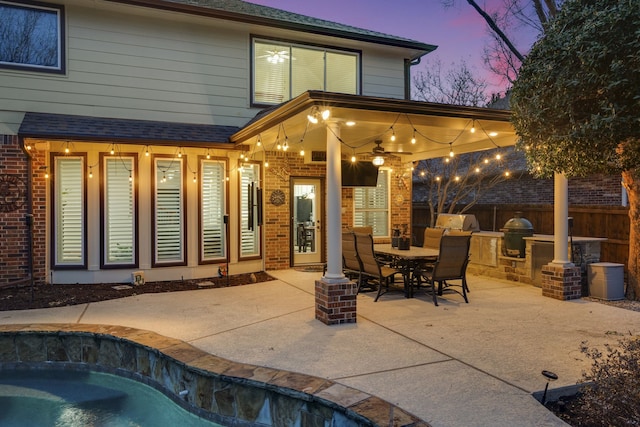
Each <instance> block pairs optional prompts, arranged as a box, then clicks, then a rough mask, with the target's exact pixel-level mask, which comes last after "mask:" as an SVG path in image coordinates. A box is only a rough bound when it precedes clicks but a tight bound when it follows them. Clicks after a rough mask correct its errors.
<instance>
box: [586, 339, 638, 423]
mask: <svg viewBox="0 0 640 427" xmlns="http://www.w3.org/2000/svg"><path fill="white" fill-rule="evenodd" d="M618 343H619V346H618V347H612V346H611V345H609V344H606V345H605V348H606V354H603V353H602V352H601V351H599V350H598V349H595V348H589V347H588V346H587V345H586V344H585V343H583V345H582V348H581V351H582V353H584V354H586V355H587V357H589V358H590V359H591V360H592V366H591V369H590V370H589V371H587V372H583V373H582V376H583V382H584V383H587V384H586V385H585V386H584V388H583V390H582V391H581V393H580V396H579V398H578V402H576V403H578V404H579V406H580V412H581V417H580V418H581V419H582V420H584V423H582V422H581V423H580V425H593V426H616V427H618V426H638V425H640V337H633V338H629V339H625V340H620V341H619V342H618Z"/></svg>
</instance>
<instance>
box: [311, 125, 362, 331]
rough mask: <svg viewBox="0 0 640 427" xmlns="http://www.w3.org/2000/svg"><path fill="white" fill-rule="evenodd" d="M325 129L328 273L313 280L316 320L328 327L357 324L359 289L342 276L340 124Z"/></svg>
mask: <svg viewBox="0 0 640 427" xmlns="http://www.w3.org/2000/svg"><path fill="white" fill-rule="evenodd" d="M326 125H327V181H326V182H327V196H326V203H325V205H326V207H327V215H326V218H327V219H326V224H325V234H326V236H327V271H326V273H325V275H324V276H323V277H322V278H321V279H320V280H316V286H315V300H316V301H315V302H316V307H315V308H316V319H318V320H320V321H321V322H323V323H325V324H327V325H337V324H341V323H356V302H357V298H356V297H357V293H358V287H357V284H356V283H355V282H352V281H351V280H349V279H348V278H347V277H345V275H344V274H343V273H342V170H341V168H340V160H341V159H342V153H341V147H340V139H339V137H340V124H339V123H338V122H337V121H335V120H328V121H326Z"/></svg>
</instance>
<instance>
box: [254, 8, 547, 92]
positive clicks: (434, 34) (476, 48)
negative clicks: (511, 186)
mask: <svg viewBox="0 0 640 427" xmlns="http://www.w3.org/2000/svg"><path fill="white" fill-rule="evenodd" d="M248 1H250V2H251V3H256V4H261V5H265V6H271V7H276V8H278V9H284V10H287V11H290V12H295V13H301V14H304V15H309V16H313V17H316V18H321V19H326V20H329V21H335V22H340V23H342V24H348V25H353V26H356V27H361V28H366V29H369V30H375V31H379V32H382V33H387V34H392V35H396V36H401V37H408V38H410V39H414V40H417V41H420V42H424V43H429V44H434V45H437V46H438V48H437V49H436V50H435V51H434V52H432V53H430V54H428V55H426V56H425V57H423V60H422V64H425V63H426V64H427V65H428V64H429V62H432V61H433V60H434V59H436V58H439V59H440V60H441V62H442V65H443V67H449V66H450V64H451V63H453V62H456V63H459V62H460V60H461V59H464V60H465V61H466V62H467V64H468V65H469V66H470V67H471V68H472V69H473V70H474V72H476V73H477V75H480V76H482V77H483V78H484V79H485V80H487V81H488V82H490V83H491V82H496V79H495V78H494V77H492V76H491V75H490V74H489V72H488V71H486V69H485V66H484V64H483V63H482V52H483V47H484V46H485V44H487V43H488V40H489V37H488V36H487V25H486V22H485V21H484V19H482V17H481V16H480V15H479V14H478V13H477V12H476V11H475V10H474V9H473V8H472V7H471V6H469V4H468V3H467V2H466V1H464V0H458V1H457V4H456V6H455V7H451V8H445V7H444V6H442V3H441V1H440V0H395V1H391V0H321V1H308V0H248ZM478 4H479V5H480V6H482V7H485V6H486V7H487V8H488V9H489V10H490V11H491V10H494V8H496V7H499V6H500V5H501V4H502V0H479V1H478ZM485 10H486V9H485ZM532 33H533V30H529V31H527V32H523V34H522V35H521V37H519V38H520V40H517V41H516V45H517V46H518V48H519V49H521V50H522V51H524V52H525V53H526V52H527V51H528V50H529V47H530V46H531V44H532V43H533V41H534V39H535V36H536V34H532ZM488 91H489V92H490V93H495V92H503V91H504V87H503V86H499V85H495V84H491V85H490V87H489V88H488Z"/></svg>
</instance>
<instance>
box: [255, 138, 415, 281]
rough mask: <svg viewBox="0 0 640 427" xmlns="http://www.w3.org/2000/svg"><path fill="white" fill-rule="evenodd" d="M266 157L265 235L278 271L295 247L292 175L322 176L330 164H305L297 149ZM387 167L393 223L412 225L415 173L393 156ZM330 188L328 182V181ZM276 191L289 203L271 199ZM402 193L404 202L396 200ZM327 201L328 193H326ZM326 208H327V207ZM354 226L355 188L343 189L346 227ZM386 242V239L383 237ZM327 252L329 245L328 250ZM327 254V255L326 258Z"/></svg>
mask: <svg viewBox="0 0 640 427" xmlns="http://www.w3.org/2000/svg"><path fill="white" fill-rule="evenodd" d="M265 160H266V161H267V162H268V163H269V167H267V168H265V171H264V187H263V190H264V200H265V211H264V218H265V219H264V238H265V242H266V243H265V254H264V259H265V269H266V270H276V269H282V268H289V267H290V256H291V253H290V247H291V234H290V233H291V206H290V193H291V188H290V183H291V177H302V178H306V177H310V178H322V179H324V178H325V176H326V164H324V163H312V164H305V163H304V159H303V157H302V156H300V155H299V154H298V153H296V152H286V153H285V152H282V151H267V152H266V154H265ZM385 167H391V168H393V171H392V172H391V184H390V185H391V192H390V193H391V196H390V197H391V200H390V207H391V224H392V226H393V225H395V224H409V226H410V224H411V204H410V200H411V174H410V173H406V172H404V171H402V169H401V164H400V162H399V160H396V159H393V158H391V157H389V158H388V159H387V161H386V163H385ZM324 185H325V191H326V181H325V182H324ZM274 190H282V191H283V192H284V194H285V203H284V204H282V205H280V206H276V205H274V204H272V203H271V202H270V201H269V197H270V195H271V193H272V192H273V191H274ZM398 195H402V197H403V200H404V202H402V203H401V202H400V199H396V196H398ZM322 197H323V200H324V197H325V194H322ZM325 208H326V207H325ZM351 226H353V188H343V189H342V227H343V228H347V227H351ZM380 241H382V240H380ZM324 254H326V248H325V251H324ZM324 258H326V256H323V259H324Z"/></svg>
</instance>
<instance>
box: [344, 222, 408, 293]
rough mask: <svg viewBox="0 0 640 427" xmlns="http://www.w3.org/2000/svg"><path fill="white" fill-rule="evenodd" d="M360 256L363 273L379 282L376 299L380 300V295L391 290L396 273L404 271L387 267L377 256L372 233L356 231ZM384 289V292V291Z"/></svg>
mask: <svg viewBox="0 0 640 427" xmlns="http://www.w3.org/2000/svg"><path fill="white" fill-rule="evenodd" d="M354 235H355V237H356V248H357V250H358V256H359V257H360V260H361V261H362V274H363V276H365V277H368V278H371V279H373V280H375V281H377V282H378V294H377V295H376V298H375V300H374V302H375V301H378V298H380V295H382V294H383V293H385V292H387V291H388V290H389V285H390V284H391V282H393V280H394V279H395V275H396V274H402V272H401V271H400V270H398V269H396V268H392V267H387V266H385V265H382V263H381V262H380V261H379V260H378V259H377V258H376V255H375V252H374V250H373V237H372V236H371V234H362V233H354ZM383 290H384V292H383Z"/></svg>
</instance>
